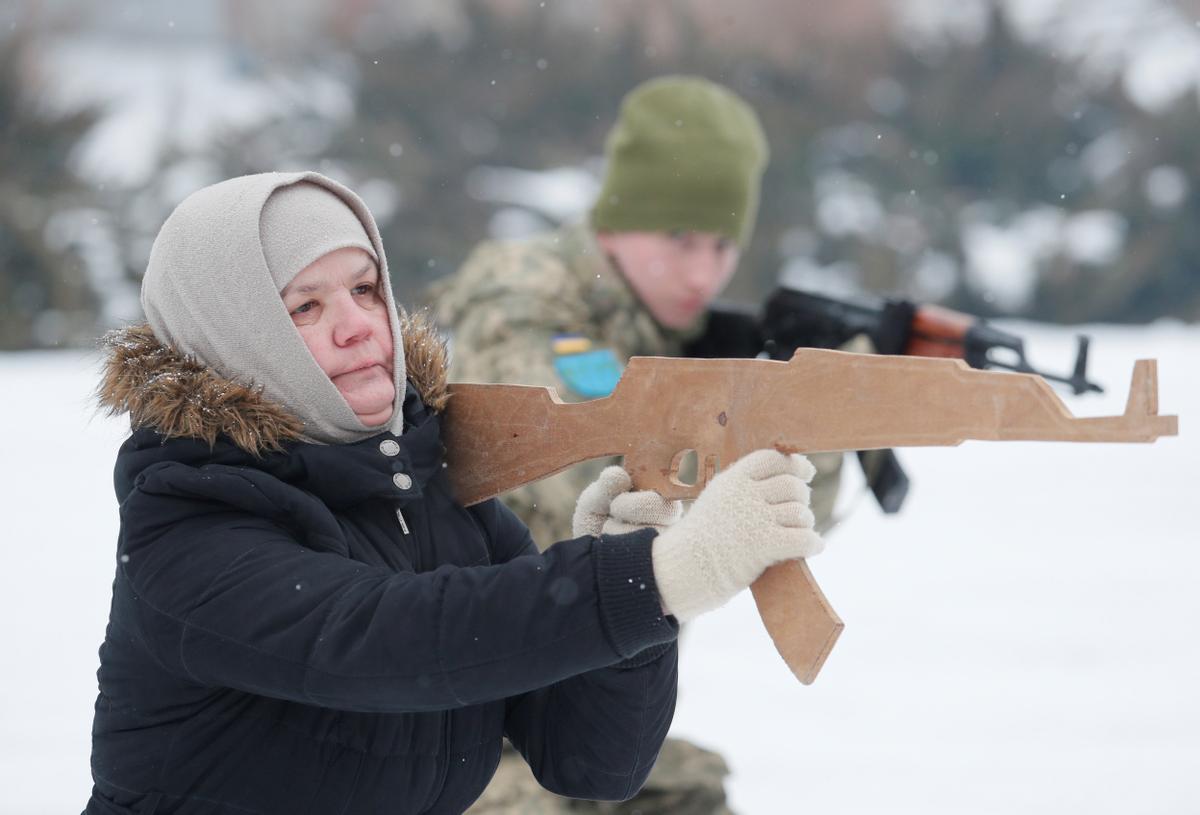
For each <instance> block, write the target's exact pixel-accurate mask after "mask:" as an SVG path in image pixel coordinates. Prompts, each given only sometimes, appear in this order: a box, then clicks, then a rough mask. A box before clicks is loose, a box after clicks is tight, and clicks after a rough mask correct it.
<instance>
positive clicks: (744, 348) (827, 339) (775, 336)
mask: <svg viewBox="0 0 1200 815" xmlns="http://www.w3.org/2000/svg"><path fill="white" fill-rule="evenodd" d="M859 336H865V337H867V338H869V339H870V341H871V345H872V347H873V349H874V351H875V352H876V353H879V354H892V355H903V356H917V357H950V358H954V359H961V360H963V361H964V362H966V363H967V364H968V365H970V366H971V367H972V368H978V369H989V368H995V369H1002V370H1008V371H1015V372H1017V373H1025V374H1036V375H1038V376H1040V377H1041V378H1042V379H1046V380H1049V381H1051V382H1058V383H1060V384H1064V385H1068V386H1070V388H1071V390H1072V391H1073V392H1074V393H1075V394H1076V395H1078V394H1082V393H1089V392H1095V393H1102V392H1103V390H1104V389H1103V388H1101V387H1100V385H1098V384H1096V383H1095V382H1092V381H1090V380H1089V379H1088V378H1087V358H1088V345H1089V343H1090V339H1089V337H1087V336H1086V335H1083V334H1080V335H1078V336H1077V338H1076V341H1077V351H1076V355H1075V365H1074V367H1073V369H1072V372H1071V373H1070V374H1069V375H1060V374H1053V373H1049V372H1046V371H1042V370H1038V369H1036V368H1034V367H1033V366H1032V365H1031V364H1030V362H1029V359H1028V358H1027V357H1026V355H1025V341H1024V340H1023V339H1022V338H1021V337H1018V336H1016V335H1015V334H1010V333H1008V332H1007V331H1001V330H1000V329H998V328H995V327H994V326H991V325H989V324H988V323H987V322H986V321H985V320H983V319H981V318H979V317H974V316H972V315H970V314H964V313H962V312H959V311H953V310H951V309H948V308H942V307H940V306H933V305H925V304H918V303H914V302H912V301H911V300H903V299H884V298H872V297H868V296H863V297H858V298H853V299H844V300H842V299H836V298H833V297H827V296H824V295H820V294H814V293H812V292H806V291H801V290H799V289H793V288H789V287H786V286H781V287H780V288H778V289H776V290H775V292H774V293H773V294H772V295H771V296H770V297H769V298H768V299H767V302H766V305H765V306H764V307H763V309H762V312H761V313H755V312H753V311H751V310H748V309H739V308H737V307H733V306H718V307H716V308H714V309H713V310H712V311H710V312H709V321H708V326H707V330H706V331H705V333H704V334H703V335H702V336H701V337H699V338H698V339H696V340H695V341H693V342H692V343H691V344H690V345H689V346H688V347H687V348H686V349H685V352H684V354H685V356H688V357H693V358H701V359H713V358H747V357H760V356H765V357H767V358H769V359H775V360H780V361H787V360H789V359H791V358H792V355H793V354H794V353H795V352H796V349H797V348H828V349H838V348H842V347H843V346H844V345H846V343H848V342H850V341H851V340H853V339H854V338H856V337H859ZM858 460H859V463H860V464H861V465H862V468H863V473H864V475H865V476H866V478H867V484H868V486H869V487H870V488H871V492H872V493H873V494H874V496H875V500H876V501H877V502H878V503H879V506H880V508H881V509H882V510H883V511H884V512H886V513H889V514H890V513H894V512H898V511H899V510H900V507H901V506H902V505H903V503H904V499H905V497H906V496H907V495H908V486H909V480H908V476H907V475H906V474H905V472H904V468H903V467H901V465H900V461H899V459H898V458H897V457H896V454H895V453H894V452H892V451H891V450H872V451H870V452H859V453H858Z"/></svg>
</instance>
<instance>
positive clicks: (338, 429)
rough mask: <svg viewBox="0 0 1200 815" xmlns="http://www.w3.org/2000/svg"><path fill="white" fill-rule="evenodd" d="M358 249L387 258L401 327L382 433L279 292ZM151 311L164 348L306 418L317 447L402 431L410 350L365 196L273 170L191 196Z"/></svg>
mask: <svg viewBox="0 0 1200 815" xmlns="http://www.w3.org/2000/svg"><path fill="white" fill-rule="evenodd" d="M347 216H352V217H347ZM347 246H358V247H359V248H362V249H364V250H365V251H368V252H369V253H370V254H371V255H372V256H373V257H374V258H375V260H376V261H377V263H378V265H379V279H380V284H381V287H382V291H383V293H384V299H385V301H386V302H387V306H388V312H389V319H390V321H391V326H392V343H393V352H392V353H393V360H394V363H395V364H394V370H393V374H392V377H393V380H394V382H395V385H396V402H395V405H394V410H393V413H392V417H391V419H390V420H389V421H388V422H387V423H385V424H384V425H380V426H378V427H367V426H365V425H364V424H362V422H360V421H359V420H358V417H357V416H355V415H354V411H353V410H351V409H350V406H349V405H348V404H347V403H346V400H345V399H344V398H343V397H342V395H341V393H339V392H338V389H337V387H336V386H335V385H334V384H333V382H332V381H330V379H329V377H328V376H326V374H325V372H324V371H322V370H321V368H320V366H319V365H317V362H316V360H315V359H313V356H312V354H311V353H309V350H308V347H307V346H306V345H305V344H304V340H303V339H301V337H300V332H298V331H297V330H296V327H295V325H293V324H292V318H291V316H290V315H289V314H288V311H287V308H286V307H285V306H284V304H283V300H282V299H281V298H280V296H279V292H280V291H281V290H282V289H283V287H284V286H286V285H287V284H288V283H290V282H291V281H292V279H293V278H294V277H295V276H296V275H297V274H298V273H299V272H300V271H301V270H303V269H304V267H305V266H307V265H308V264H309V263H312V262H313V261H314V260H316V259H317V258H319V257H321V256H322V255H324V254H326V253H328V252H332V251H333V250H335V249H340V248H344V247H347ZM314 253H315V254H314ZM142 308H143V309H144V310H145V312H146V317H147V319H148V320H149V322H150V327H151V328H152V329H153V330H154V335H155V336H156V337H157V338H158V339H159V341H161V342H163V343H166V344H167V345H170V346H172V347H174V348H176V349H177V350H179V351H182V352H183V353H185V354H188V355H190V356H192V357H195V358H196V359H197V360H198V361H200V362H202V363H204V364H205V365H208V366H209V367H210V368H212V369H214V370H215V371H216V372H217V373H218V374H220V375H221V376H223V377H225V378H227V379H232V380H236V381H238V382H243V383H248V384H253V385H255V386H259V387H261V388H262V389H263V394H264V395H265V396H266V397H267V398H268V399H270V400H271V401H273V402H277V403H279V404H280V405H282V406H283V407H284V408H286V409H287V410H288V411H290V412H291V413H293V414H295V415H296V416H298V417H299V418H300V419H301V420H302V421H303V422H304V426H305V429H304V437H305V439H307V440H309V441H316V442H323V443H326V444H341V443H347V442H356V441H361V440H362V439H365V438H367V437H369V436H372V435H374V434H376V433H381V432H383V431H384V430H390V431H391V432H393V433H395V434H397V435H399V434H400V433H402V432H403V429H404V419H403V415H402V413H401V406H402V404H403V401H404V385H405V367H404V345H403V340H402V338H401V336H400V324H399V320H398V318H397V313H396V302H395V298H394V297H393V295H392V286H391V282H390V281H389V279H388V269H387V259H386V257H385V256H384V251H383V242H382V241H381V240H380V237H379V229H378V227H377V226H376V225H375V219H374V218H372V217H371V213H370V212H369V211H368V210H367V207H366V204H364V203H363V202H362V199H360V198H359V197H358V196H357V195H355V194H354V193H353V192H351V191H350V190H349V189H347V188H346V187H344V186H342V185H341V184H339V183H337V182H336V181H333V180H332V179H330V178H326V177H325V176H323V175H321V174H319V173H314V172H302V173H262V174H260V175H248V176H241V177H239V178H232V179H230V180H228V181H223V182H221V183H220V184H214V185H212V186H210V187H205V188H204V189H201V190H199V191H197V192H195V193H192V194H191V195H190V196H188V197H187V198H186V199H184V201H183V203H181V204H180V205H179V206H178V207H176V208H175V211H174V212H173V213H171V216H170V217H169V218H168V219H167V221H166V223H165V224H163V227H162V229H161V230H159V233H158V237H157V238H155V241H154V246H153V248H152V249H151V250H150V262H149V265H148V266H147V267H146V276H145V278H144V279H143V281H142Z"/></svg>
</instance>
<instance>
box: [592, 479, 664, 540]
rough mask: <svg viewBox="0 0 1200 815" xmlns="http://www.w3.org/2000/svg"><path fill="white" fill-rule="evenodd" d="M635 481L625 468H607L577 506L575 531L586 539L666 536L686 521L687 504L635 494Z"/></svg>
mask: <svg viewBox="0 0 1200 815" xmlns="http://www.w3.org/2000/svg"><path fill="white" fill-rule="evenodd" d="M632 486H633V480H632V479H631V478H630V477H629V473H627V472H625V470H624V469H623V468H621V467H617V466H612V467H606V468H605V469H604V470H603V471H602V472H601V473H600V476H599V477H598V478H597V479H596V480H595V481H593V482H592V483H591V484H589V485H588V486H587V488H586V489H584V491H583V492H582V493H580V495H579V501H578V502H577V503H576V504H575V515H574V517H573V518H572V519H571V529H572V533H573V534H574V535H575V537H581V536H583V535H601V534H604V535H619V534H621V533H623V532H633V531H635V530H638V529H646V528H650V529H657V530H658V531H659V532H662V531H663V530H664V529H666V528H667V527H669V526H670V525H671V524H673V523H675V522H676V521H678V520H679V519H680V518H682V517H683V503H682V502H680V501H668V500H667V499H665V498H663V497H662V496H661V495H659V494H658V493H657V492H654V491H653V490H639V491H632V490H630V487H632Z"/></svg>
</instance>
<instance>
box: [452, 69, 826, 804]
mask: <svg viewBox="0 0 1200 815" xmlns="http://www.w3.org/2000/svg"><path fill="white" fill-rule="evenodd" d="M767 155H768V149H767V142H766V138H765V136H764V134H763V130H762V127H761V125H760V124H759V121H758V118H757V116H756V115H755V113H754V111H753V110H752V109H751V108H750V107H749V106H748V105H747V104H746V103H745V102H744V101H742V100H741V99H740V98H738V97H737V96H736V95H735V94H733V93H732V92H731V91H729V90H728V89H726V88H724V87H722V86H720V85H717V84H714V83H712V82H709V81H707V80H704V79H700V78H696V77H681V76H671V77H662V78H658V79H654V80H651V81H649V82H646V83H644V84H642V85H640V86H638V87H637V88H635V89H634V90H633V91H631V92H630V93H629V94H628V95H627V96H626V97H625V99H624V101H623V102H622V105H621V111H620V115H619V118H618V120H617V123H616V125H615V126H614V127H613V129H612V130H611V131H610V133H609V135H608V139H607V142H606V156H607V169H606V175H605V178H604V183H603V187H602V189H601V192H600V194H599V196H598V198H597V200H596V202H595V204H594V205H593V207H592V209H591V211H590V213H589V214H588V218H587V221H586V222H585V223H581V224H577V225H572V226H568V227H565V228H562V229H559V230H556V231H553V232H550V233H548V234H543V235H539V236H536V237H534V238H531V239H528V240H522V241H507V242H486V243H484V244H482V245H481V246H479V247H478V248H477V249H476V250H475V251H474V252H473V253H472V254H471V256H470V257H469V258H468V259H467V261H466V263H465V264H464V266H463V267H462V269H460V270H459V272H458V274H457V275H456V277H455V278H454V279H453V280H452V281H450V282H449V283H448V284H447V285H446V286H445V288H444V289H443V290H442V292H441V294H440V296H439V297H438V302H437V311H438V322H439V323H440V324H441V325H442V326H443V327H444V328H446V329H448V330H449V331H450V332H451V335H452V338H453V344H452V357H453V359H452V363H451V378H452V380H453V381H459V382H510V383H522V384H530V385H548V386H551V387H553V388H554V389H555V390H556V391H557V392H558V394H559V396H560V397H562V398H563V399H564V400H565V401H579V400H584V399H595V398H598V397H602V396H606V395H608V394H609V393H610V392H611V391H612V389H613V387H614V386H615V385H616V382H617V380H618V379H619V378H620V376H621V372H622V370H623V369H624V366H625V364H626V362H627V361H628V359H629V358H630V357H631V356H680V355H682V352H683V349H684V346H685V344H686V343H687V342H688V341H689V340H692V339H694V338H697V337H698V336H700V335H701V334H702V333H703V331H704V327H705V312H706V309H707V307H708V306H709V304H710V303H711V302H712V301H713V300H714V299H715V298H716V297H717V296H718V295H719V294H720V293H721V291H722V290H723V289H724V287H725V285H726V284H727V283H728V282H729V279H730V277H731V276H732V275H733V273H734V271H735V269H736V267H737V263H738V258H739V255H740V252H741V249H742V248H743V247H744V246H745V245H746V244H747V242H748V241H749V240H750V236H751V234H752V232H753V230H754V220H755V214H756V211H757V208H758V201H759V184H760V180H761V176H762V172H763V168H764V166H765V165H766V162H767ZM810 459H811V461H812V463H813V464H814V465H815V466H816V468H817V471H818V476H817V479H816V480H815V481H814V483H813V496H812V509H813V512H814V513H815V514H816V517H817V522H818V528H821V527H824V526H826V525H827V524H828V521H829V517H830V514H831V510H832V506H833V501H834V498H835V496H836V490H837V475H838V469H839V468H840V464H841V455H840V454H833V455H824V456H820V455H818V456H811V457H810ZM607 463H609V462H602V461H596V462H590V463H586V464H582V465H578V466H577V467H575V468H572V469H570V470H568V471H566V472H563V473H560V474H558V475H556V476H553V477H551V478H547V479H544V480H542V481H540V482H537V483H535V484H531V485H529V486H527V487H524V488H522V489H520V490H516V491H514V492H513V493H511V494H509V495H508V496H506V498H505V501H506V503H508V505H509V506H510V507H512V508H513V509H514V510H515V511H516V513H517V514H518V515H519V516H520V517H521V518H522V520H524V521H525V523H526V524H528V526H529V528H530V531H531V532H532V534H533V539H534V541H535V542H536V543H537V544H538V545H539V546H541V547H545V546H549V545H550V544H552V543H554V542H555V541H559V540H565V539H568V538H570V537H571V515H572V512H573V510H574V507H575V499H576V497H577V496H578V495H579V493H580V491H581V490H582V489H583V488H584V487H585V486H586V485H587V484H589V483H591V482H592V481H594V480H595V479H596V477H597V475H598V473H599V472H600V470H601V469H602V468H603V467H604V466H605V465H606V464H607ZM523 765H524V763H523V762H520V761H519V760H516V761H512V762H502V765H501V770H500V772H499V773H498V774H497V776H496V779H495V781H494V782H493V785H492V787H491V788H490V789H489V791H488V792H487V793H485V795H484V797H483V798H482V799H481V800H480V802H479V803H477V804H476V808H475V809H473V810H472V812H528V813H537V812H561V811H568V810H570V811H574V810H577V809H580V808H581V807H580V804H579V802H572V803H570V804H568V803H567V802H565V801H563V800H562V799H558V800H557V801H556V800H554V799H553V798H552V797H551V796H547V795H546V794H545V793H541V792H540V791H537V790H535V789H534V787H535V785H533V784H532V782H529V783H526V782H525V779H526V778H527V777H528V771H527V770H525V769H524V766H523ZM727 773H728V769H727V768H726V767H725V764H724V762H723V761H722V760H721V758H720V757H719V756H717V755H716V754H714V753H711V752H708V751H705V750H701V749H700V748H698V747H693V746H691V745H687V744H686V743H682V742H679V741H676V740H668V742H667V745H666V746H665V747H664V749H663V752H662V754H661V755H660V758H659V762H658V765H657V766H656V768H655V771H654V773H652V775H651V776H650V780H649V781H648V783H647V784H646V787H645V788H644V790H643V792H642V793H641V795H639V796H638V797H637V798H636V799H634V800H633V801H631V802H628V803H626V804H624V805H621V806H620V807H619V808H613V805H603V807H601V806H600V805H595V806H596V807H597V809H596V810H594V811H607V812H617V811H620V812H633V811H639V812H642V813H645V814H646V815H649V813H652V812H654V813H656V812H671V813H704V814H705V815H708V813H723V812H728V809H727V808H726V806H725V795H724V789H723V783H722V778H723V776H725V775H726V774H727ZM489 807H490V808H489Z"/></svg>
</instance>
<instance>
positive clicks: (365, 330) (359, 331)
mask: <svg viewBox="0 0 1200 815" xmlns="http://www.w3.org/2000/svg"><path fill="white" fill-rule="evenodd" d="M371 332H372V328H371V321H370V319H369V318H368V315H367V312H366V311H365V310H364V309H363V308H362V307H361V306H360V305H359V304H358V303H356V302H354V298H353V297H352V296H350V295H349V294H346V295H345V296H344V297H341V298H339V299H338V303H337V306H336V309H335V314H334V324H333V341H334V343H335V344H337V345H353V344H354V343H357V342H362V341H363V340H365V339H369V338H370V336H371Z"/></svg>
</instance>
